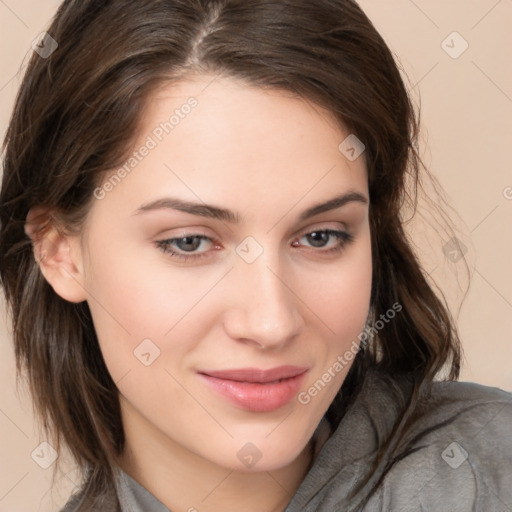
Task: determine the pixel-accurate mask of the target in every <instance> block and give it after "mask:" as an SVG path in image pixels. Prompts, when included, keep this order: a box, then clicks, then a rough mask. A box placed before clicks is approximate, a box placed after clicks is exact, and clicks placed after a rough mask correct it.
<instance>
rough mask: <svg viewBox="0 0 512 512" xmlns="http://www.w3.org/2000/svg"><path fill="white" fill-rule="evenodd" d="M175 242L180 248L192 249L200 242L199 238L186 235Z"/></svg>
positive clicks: (184, 249)
mask: <svg viewBox="0 0 512 512" xmlns="http://www.w3.org/2000/svg"><path fill="white" fill-rule="evenodd" d="M177 243H178V245H179V248H180V249H181V250H183V251H187V250H190V251H193V250H195V249H197V248H198V247H199V245H200V244H201V240H200V239H199V238H197V237H194V236H186V237H183V238H181V239H180V240H177Z"/></svg>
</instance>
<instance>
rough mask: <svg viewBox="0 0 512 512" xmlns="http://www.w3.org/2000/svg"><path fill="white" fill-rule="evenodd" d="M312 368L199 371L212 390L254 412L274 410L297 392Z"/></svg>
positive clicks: (282, 367) (291, 367)
mask: <svg viewBox="0 0 512 512" xmlns="http://www.w3.org/2000/svg"><path fill="white" fill-rule="evenodd" d="M308 370H309V368H307V367H300V366H280V367H277V368H271V369H269V370H262V369H258V368H240V369H234V370H220V371H205V372H199V373H198V374H199V376H200V377H201V379H202V380H203V381H204V382H205V383H206V384H207V385H208V386H209V388H210V389H212V390H213V391H214V392H215V393H216V394H217V395H220V396H222V397H223V398H225V399H227V400H228V401H229V402H230V403H232V404H234V405H236V406H238V407H240V408H242V409H245V410H248V411H252V412H270V411H274V410H276V409H279V408H281V407H283V406H284V405H286V404H287V403H289V402H290V401H291V400H292V398H293V397H294V396H296V395H297V393H298V392H299V389H300V385H301V383H302V381H303V379H304V377H305V375H306V373H307V372H308Z"/></svg>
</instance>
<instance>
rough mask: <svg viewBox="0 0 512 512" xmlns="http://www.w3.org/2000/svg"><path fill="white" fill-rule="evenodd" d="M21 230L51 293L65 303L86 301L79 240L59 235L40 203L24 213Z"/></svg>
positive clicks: (47, 212) (50, 217)
mask: <svg viewBox="0 0 512 512" xmlns="http://www.w3.org/2000/svg"><path fill="white" fill-rule="evenodd" d="M25 233H26V234H27V235H28V236H29V237H30V239H31V240H32V247H33V250H34V257H35V260H36V262H37V263H38V264H39V268H40V269H41V272H42V274H43V275H44V277H45V279H46V280H47V281H48V283H49V284H50V286H51V287H52V288H53V289H54V291H55V293H57V294H58V295H60V296H61V297H62V298H63V299H65V300H67V301H69V302H77V303H78V302H83V301H84V300H86V298H87V293H86V291H85V288H84V286H83V284H84V274H83V266H82V252H81V248H80V244H79V240H78V239H77V238H76V237H71V236H68V235H65V234H63V232H62V230H59V229H58V224H57V222H56V221H55V219H54V218H53V217H52V215H51V213H50V211H49V210H48V209H45V208H44V207H41V206H35V207H33V208H31V209H30V211H29V212H28V215H27V219H26V223H25Z"/></svg>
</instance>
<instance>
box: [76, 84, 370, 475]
mask: <svg viewBox="0 0 512 512" xmlns="http://www.w3.org/2000/svg"><path fill="white" fill-rule="evenodd" d="M190 98H193V99H190ZM349 135H350V133H348V132H344V131H342V130H340V128H339V127H337V125H336V124H335V122H334V120H333V119H332V118H330V117H329V114H328V113H327V112H326V111H324V110H322V109H320V108H319V107H318V106H313V105H312V104H311V103H308V102H306V101H304V100H301V99H298V98H296V97H292V96H291V95H290V94H287V93H279V92H276V91H273V92H265V91H264V90H262V89H258V88H253V87H249V86H247V85H243V84H241V83H240V82H235V81H233V80H232V79H226V78H224V79H221V78H217V79H215V80H213V81H212V76H203V77H197V78H195V79H193V80H190V81H183V82H180V83H179V84H178V85H174V86H172V87H168V88H166V89H162V90H161V91H159V92H158V93H157V94H156V95H155V96H154V97H152V99H151V101H150V103H149V105H148V108H147V110H146V112H145V113H144V116H143V123H142V125H141V131H140V134H139V136H138V140H137V143H136V144H135V146H134V149H133V151H134V153H133V155H132V159H131V160H128V162H127V165H126V167H125V168H124V172H123V171H119V170H118V169H114V170H113V171H112V173H110V174H109V175H108V176H107V178H106V180H105V182H104V184H103V186H102V187H101V188H99V189H97V190H96V192H95V196H96V199H95V200H94V204H93V206H92V209H91V211H90V215H89V217H88V221H87V225H86V229H85V231H84V239H83V243H84V246H83V247H84V248H85V252H84V253H82V254H81V256H80V257H81V258H82V263H81V265H82V269H83V287H84V290H85V294H86V300H87V302H88V304H89V306H90V310H91V313H92V317H93V320H94V327H95V329H96V332H97V335H98V339H99V343H100V346H101V350H102V353H103V356H104V359H105V362H106V365H107V367H108V369H109V371H110V373H111V375H112V378H113V380H114V381H115V382H116V384H117V386H118V388H119V391H120V398H121V407H122V414H123V422H124V426H125V429H126V432H127V439H128V444H129V445H132V447H134V445H136V444H139V445H140V446H144V447H145V448H144V449H146V448H147V449H148V450H154V451H155V453H156V452H159V453H165V452H166V450H168V449H169V450H173V453H181V454H182V455H184V454H188V455H189V456H193V457H197V456H199V457H200V458H202V459H206V460H208V461H210V462H213V463H215V464H217V465H220V466H222V467H225V468H232V469H239V470H252V469H253V468H254V469H255V470H258V471H259V470H271V469H276V468H280V467H284V466H285V465H286V464H289V463H291V462H292V461H293V460H295V459H296V458H297V456H298V455H299V454H300V452H301V451H302V450H303V449H304V448H305V446H306V445H307V443H308V441H309V440H310V438H311V436H312V434H313V432H314V430H315V428H316V427H317V425H318V423H319V422H320V420H321V418H322V416H323V415H324V413H325V412H326V410H327V408H328V407H329V404H330V403H331V401H332V400H333V398H334V396H335V395H336V393H337V391H338V390H339V388H340V386H341V384H342V382H343V380H344V378H345V376H346V374H347V372H348V370H349V368H350V366H351V364H352V362H353V359H352V357H353V354H355V352H356V348H354V347H357V344H358V338H357V337H358V334H359V333H360V332H361V330H362V328H363V326H364V323H365V320H366V317H367V314H368V308H369V301H370V289H371V278H372V272H371V269H372V267H371V244H370V230H369V223H368V206H369V205H368V188H367V172H366V168H365V160H364V155H362V156H360V157H358V158H355V156H357V152H354V151H351V150H350V147H351V143H352V142H353V139H352V138H351V139H349V140H348V141H347V142H345V144H344V145H342V147H341V149H340V148H339V146H340V144H341V143H342V142H343V141H344V140H345V139H346V138H347V137H348V136H349ZM352 147H354V146H353V144H352ZM354 149H355V150H356V151H357V150H358V149H360V148H359V147H354ZM343 151H344V152H343ZM112 175H115V177H113V176H112ZM349 194H350V195H349ZM343 196H346V197H345V200H340V201H338V203H337V204H334V203H331V202H332V201H333V200H336V199H338V198H340V197H343ZM155 202H157V203H155ZM151 205H153V206H151ZM322 205H324V206H325V205H327V206H325V207H324V206H322ZM329 206H330V207H329ZM185 210H188V211H185ZM173 252H174V253H175V254H173ZM350 354H352V357H350ZM290 366H291V367H293V368H284V370H283V369H282V368H281V369H279V367H290ZM275 368H278V369H277V371H276V373H265V371H266V370H269V369H275ZM239 369H242V370H247V369H249V371H247V372H234V373H231V374H224V375H220V374H217V378H216V377H214V376H213V375H214V373H215V372H229V371H232V370H239ZM286 372H288V373H286ZM208 375H209V376H208ZM293 375H295V377H293V378H288V379H285V380H282V381H281V382H280V383H278V382H276V380H278V379H280V378H281V377H283V378H284V377H287V376H293ZM235 381H237V382H235ZM240 381H245V382H240ZM266 381H273V382H270V383H269V382H266ZM265 382H266V383H265ZM184 456H185V455H184Z"/></svg>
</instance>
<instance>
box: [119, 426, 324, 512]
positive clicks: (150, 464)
mask: <svg viewBox="0 0 512 512" xmlns="http://www.w3.org/2000/svg"><path fill="white" fill-rule="evenodd" d="M141 430H142V431H143V430H144V429H139V428H137V425H133V424H132V425H127V426H126V428H125V437H126V444H125V451H124V453H123V455H122V457H121V459H120V461H119V466H120V467H121V468H122V469H123V470H124V471H125V472H126V473H127V474H129V475H130V476H131V477H132V478H134V479H135V480H136V481H137V482H139V483H140V484H141V485H142V486H143V487H145V488H146V489H147V490H148V491H149V492H150V493H151V494H153V496H155V497H156V498H157V499H158V500H159V501H160V502H162V503H163V504H164V505H165V506H166V507H167V508H168V509H169V510H171V511H177V510H183V511H190V512H215V511H218V510H222V511H223V512H234V511H236V512H238V511H239V510H240V509H242V510H244V512H262V511H264V512H282V511H283V510H284V509H285V508H286V506H287V504H288V503H289V502H290V500H291V498H292V497H293V495H294V494H295V491H296V490H297V488H298V487H299V485H300V484H301V482H302V480H303V479H304V477H305V476H306V474H307V472H308V471H309V469H310V467H311V466H312V464H313V461H314V457H315V455H316V453H317V452H318V451H319V448H320V447H321V446H320V447H319V445H318V443H317V444H316V450H315V442H314V440H313V439H312V440H310V441H309V442H308V443H307V445H306V446H305V448H304V449H303V450H302V452H301V453H300V454H299V455H298V457H297V458H296V459H295V460H293V461H292V462H291V463H289V464H288V465H287V466H285V467H282V468H279V469H277V470H273V471H260V472H242V471H235V470H231V469H229V468H224V467H220V466H218V465H216V464H214V463H212V462H211V461H208V460H205V459H203V458H202V457H200V456H198V455H197V454H195V453H192V452H190V451H189V450H187V449H186V448H185V447H183V446H182V445H179V444H177V443H175V442H173V441H172V440H170V439H169V438H168V437H167V436H164V435H163V434H160V435H158V434H156V435H154V436H153V435H152V436H147V435H146V436H144V438H145V442H144V443H139V442H137V439H140V432H141ZM146 440H147V442H146ZM315 452H316V453H315Z"/></svg>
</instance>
